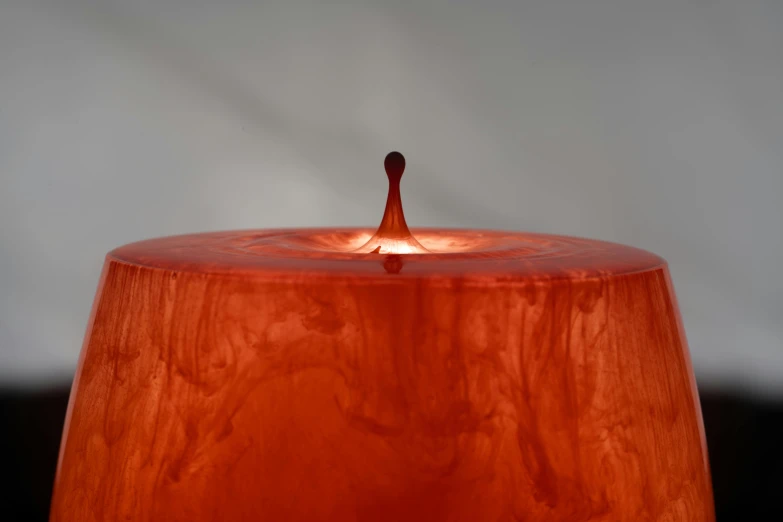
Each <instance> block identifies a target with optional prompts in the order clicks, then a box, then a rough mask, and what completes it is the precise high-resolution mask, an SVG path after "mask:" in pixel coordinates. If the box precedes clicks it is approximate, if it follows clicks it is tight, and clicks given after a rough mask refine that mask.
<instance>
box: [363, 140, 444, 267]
mask: <svg viewBox="0 0 783 522" xmlns="http://www.w3.org/2000/svg"><path fill="white" fill-rule="evenodd" d="M383 166H384V168H385V169H386V177H388V178H389V195H388V196H387V197H386V209H385V210H384V212H383V219H381V224H380V225H379V226H378V230H376V232H375V234H374V235H373V236H372V237H371V238H370V240H369V241H367V243H365V244H364V245H362V246H361V247H360V248H359V249H357V252H363V253H371V254H426V253H428V252H429V250H427V249H426V248H424V247H423V246H422V245H421V243H419V242H418V241H417V240H416V238H415V237H413V234H411V231H410V230H409V229H408V225H407V223H405V214H404V213H403V211H402V197H401V196H400V180H401V179H402V173H403V172H404V171H405V157H404V156H403V155H402V154H400V153H399V152H390V153H389V154H387V155H386V159H385V160H384V161H383Z"/></svg>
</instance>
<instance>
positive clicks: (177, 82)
mask: <svg viewBox="0 0 783 522" xmlns="http://www.w3.org/2000/svg"><path fill="white" fill-rule="evenodd" d="M781 27H783V2H780V1H779V0H766V1H765V0H743V1H742V2H738V1H734V0H715V1H706V0H700V1H695V0H687V1H684V0H658V1H655V2H649V1H634V0H630V1H629V0H596V1H579V0H549V1H545V2H543V1H542V2H524V1H510V0H506V1H505V2H497V1H489V0H482V1H481V2H460V1H435V0H423V1H422V0H420V1H416V2H408V1H367V2H318V1H312V2H300V1H293V0H289V1H285V2H275V3H269V2H250V1H244V2H242V1H228V0H221V1H214V0H213V1H202V0H191V1H186V0H139V1H128V0H125V1H112V0H104V1H87V0H56V1H55V0H0V382H2V383H5V384H6V385H14V386H16V385H27V386H35V385H40V384H45V383H47V382H50V381H53V380H57V379H61V380H62V379H68V378H70V375H71V374H72V372H73V370H74V368H75V365H76V361H77V357H78V353H79V349H80V347H81V340H82V335H83V333H84V328H85V325H86V322H87V318H88V314H89V310H90V306H91V302H92V297H93V293H94V291H95V287H96V284H97V281H98V276H99V273H100V268H101V264H102V260H103V255H104V254H105V253H106V252H107V251H108V250H110V249H111V248H113V247H115V246H118V245H119V244H122V243H126V242H130V241H133V240H137V239H142V238H146V237H151V236H159V235H167V234H175V233H184V232H193V231H199V230H217V229H227V228H254V227H259V228H261V227H279V226H302V225H375V224H377V222H378V220H379V218H380V213H381V211H382V207H383V202H384V199H385V180H384V177H383V173H382V168H381V164H382V160H383V156H384V155H385V154H386V152H388V151H389V150H392V149H398V150H401V151H403V152H404V153H405V154H406V156H407V158H408V170H407V174H406V177H405V179H404V182H403V197H404V201H405V208H406V213H407V215H408V220H409V223H411V224H413V225H420V226H423V225H438V226H461V227H493V228H495V227H497V228H506V229H524V230H531V231H538V232H556V233H563V234H571V235H580V236H590V237H597V238H601V239H606V240H612V241H619V242H623V243H629V244H632V245H635V246H639V247H642V248H645V249H648V250H652V251H654V252H656V253H658V254H660V255H662V256H664V257H665V258H666V259H667V260H668V261H669V263H670V266H671V269H672V273H673V277H674V282H675V286H676V289H677V291H678V295H679V299H680V305H681V307H682V312H683V315H684V320H685V326H686V329H687V333H688V337H689V340H690V345H691V351H692V355H693V358H694V364H695V368H696V371H697V373H698V376H699V379H700V383H701V384H702V385H703V386H712V385H716V386H724V385H736V386H742V387H745V388H746V389H748V390H751V391H753V392H758V393H765V394H776V393H777V394H782V395H783V378H781V376H782V375H783V275H781V261H783V231H781V226H782V225H783V210H781V208H783V207H782V206H781V204H780V201H781V198H782V197H783V30H781Z"/></svg>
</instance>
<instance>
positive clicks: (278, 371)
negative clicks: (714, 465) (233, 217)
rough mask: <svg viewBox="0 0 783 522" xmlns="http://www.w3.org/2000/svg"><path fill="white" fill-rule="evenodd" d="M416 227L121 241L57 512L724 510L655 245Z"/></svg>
mask: <svg viewBox="0 0 783 522" xmlns="http://www.w3.org/2000/svg"><path fill="white" fill-rule="evenodd" d="M387 167H388V165H387ZM400 174H401V170H400ZM392 177H393V176H391V175H390V181H392V184H393V180H392ZM397 183H399V179H397ZM391 199H392V198H391V196H390V200H391ZM398 199H399V197H398ZM391 204H392V206H394V205H395V203H393V202H392V203H391ZM387 210H389V209H388V206H387ZM399 217H400V218H401V221H398V223H401V224H402V225H404V217H402V213H401V208H400V215H399ZM384 221H385V222H386V221H387V220H386V219H384ZM387 224H388V223H387ZM395 226H396V225H395ZM393 228H394V227H393ZM394 230H397V231H399V230H401V229H400V228H399V227H397V228H394ZM405 231H407V232H408V234H410V231H408V229H407V226H405ZM412 237H415V240H414V241H415V242H416V244H418V246H416V245H414V246H413V247H412V248H413V249H414V250H415V251H417V252H420V253H407V254H404V253H399V252H396V251H395V248H396V247H395V245H398V243H395V242H394V241H392V242H391V243H389V242H388V241H386V240H388V239H393V240H395V241H402V242H403V243H405V244H408V245H410V244H413V243H410V242H409V241H408V238H407V236H405V234H402V235H401V236H395V235H394V234H391V235H389V236H384V235H383V234H381V237H380V239H379V238H378V237H377V234H374V231H373V230H365V229H328V230H327V229H307V230H305V229H297V230H262V231H240V232H224V233H208V234H195V235H188V236H179V237H170V238H162V239H153V240H149V241H142V242H140V243H135V244H131V245H128V246H125V247H122V248H119V249H117V250H115V251H113V252H111V253H110V254H109V255H108V256H107V259H106V264H105V267H104V271H103V275H102V276H101V280H100V285H99V288H98V292H97V297H96V300H95V305H94V309H93V313H92V318H91V320H90V324H89V327H88V331H87V337H86V340H85V345H84V348H83V350H82V356H81V360H80V362H79V368H78V371H77V375H76V379H75V382H74V385H73V390H72V394H71V402H70V405H69V411H68V418H67V421H66V426H65V432H64V435H63V443H62V448H61V454H60V462H59V465H58V471H57V479H56V484H55V492H54V497H53V505H52V515H51V520H52V522H92V521H96V522H98V521H100V522H115V521H126V520H133V521H161V522H164V521H165V522H174V521H188V522H202V521H264V520H268V521H341V522H349V521H395V522H398V521H454V522H457V521H465V522H476V521H515V520H516V521H542V522H543V521H546V522H559V521H563V522H565V521H574V522H576V521H617V522H629V521H661V522H663V521H687V522H702V521H713V520H714V514H713V507H712V493H711V486H710V479H709V470H708V465H707V455H706V446H705V442H704V435H703V428H702V424H701V413H700V410H699V405H698V400H697V396H696V389H695V385H694V380H693V374H692V370H691V366H690V362H689V356H688V350H687V346H686V341H685V336H684V333H683V329H682V324H681V322H680V317H679V312H678V310H677V304H676V301H675V298H674V293H673V290H672V285H671V281H670V278H669V273H668V269H667V267H666V263H665V262H664V261H663V260H662V259H661V258H659V257H657V256H655V255H653V254H650V253H647V252H644V251H642V250H638V249H634V248H630V247H626V246H622V245H617V244H612V243H605V242H601V241H592V240H583V239H575V238H570V237H561V236H550V235H536V234H527V233H506V232H496V231H465V230H432V229H420V230H413V234H412ZM378 241H380V243H379V242H378ZM406 248H407V247H406ZM419 248H421V249H422V250H420V251H419V250H417V249H419ZM385 251H388V252H390V253H385ZM404 251H406V250H404Z"/></svg>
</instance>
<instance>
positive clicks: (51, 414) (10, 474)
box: [0, 383, 783, 522]
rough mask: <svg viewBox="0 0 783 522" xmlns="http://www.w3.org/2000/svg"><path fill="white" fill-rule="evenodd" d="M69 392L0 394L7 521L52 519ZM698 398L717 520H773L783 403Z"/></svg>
mask: <svg viewBox="0 0 783 522" xmlns="http://www.w3.org/2000/svg"><path fill="white" fill-rule="evenodd" d="M69 390H70V384H69V383H61V384H60V385H56V386H52V387H49V388H47V389H42V390H35V391H33V390H25V391H22V390H15V389H2V390H0V448H2V450H0V451H2V452H3V455H2V462H4V464H5V465H4V466H3V467H2V470H0V474H2V475H4V476H3V477H2V482H3V483H4V484H6V490H5V493H6V496H5V502H4V504H5V505H4V507H3V509H4V511H5V513H6V516H7V518H5V519H4V520H8V521H13V522H45V521H46V520H47V519H48V516H49V499H50V496H51V491H52V483H53V481H54V472H55V467H56V464H57V453H58V451H59V446H60V436H61V432H62V426H63V421H64V418H65V409H66V406H67V403H68V393H69ZM700 395H701V404H702V410H703V415H704V424H705V429H706V432H707V444H708V446H709V450H710V465H711V467H712V479H713V487H714V490H715V505H716V513H717V522H735V521H736V522H746V521H750V520H753V521H762V520H772V519H774V514H775V513H779V512H780V506H779V492H780V490H781V486H783V478H781V475H780V470H781V469H783V451H781V449H780V441H781V440H783V400H771V399H759V398H754V397H753V396H751V395H748V394H745V393H742V392H740V391H736V390H727V389H702V390H701V392H700Z"/></svg>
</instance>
